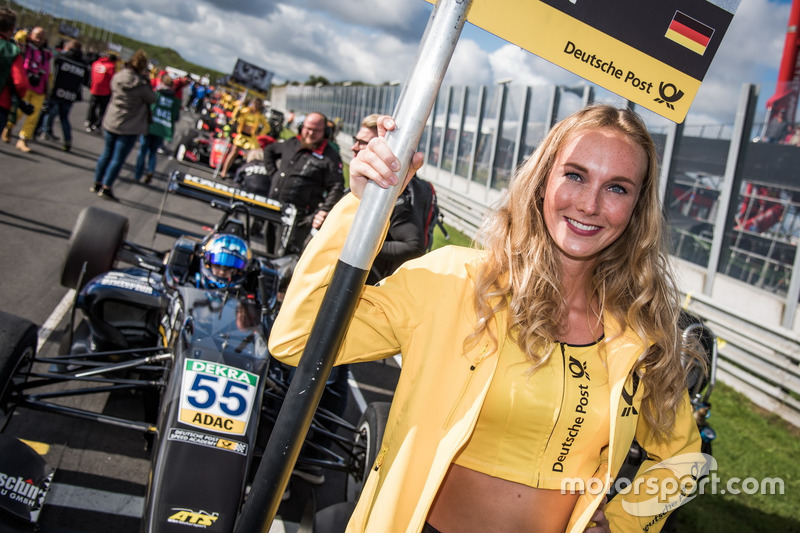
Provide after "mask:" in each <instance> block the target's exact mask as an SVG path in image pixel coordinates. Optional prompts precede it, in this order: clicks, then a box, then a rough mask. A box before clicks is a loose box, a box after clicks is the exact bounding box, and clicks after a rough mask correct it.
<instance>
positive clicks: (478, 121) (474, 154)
mask: <svg viewBox="0 0 800 533" xmlns="http://www.w3.org/2000/svg"><path fill="white" fill-rule="evenodd" d="M485 103H486V86H485V85H481V86H480V87H479V88H478V102H477V106H476V108H475V127H474V128H475V133H474V135H473V136H472V146H470V148H469V168H468V169H467V181H468V182H470V183H472V176H473V175H474V174H475V161H476V160H477V159H478V146H479V145H480V141H481V130H482V129H483V107H484V104H485Z"/></svg>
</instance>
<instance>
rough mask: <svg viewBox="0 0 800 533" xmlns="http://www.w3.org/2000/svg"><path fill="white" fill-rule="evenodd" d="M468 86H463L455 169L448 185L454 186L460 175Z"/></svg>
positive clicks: (455, 147)
mask: <svg viewBox="0 0 800 533" xmlns="http://www.w3.org/2000/svg"><path fill="white" fill-rule="evenodd" d="M468 90H469V89H467V86H466V85H465V86H463V87H462V88H461V106H460V107H459V110H458V129H457V130H456V138H455V141H454V142H455V146H454V147H453V171H452V172H451V173H450V180H449V181H448V183H447V184H448V185H449V186H450V187H452V186H453V182H454V181H455V179H456V178H455V177H456V176H457V175H458V155H459V151H460V150H461V136H462V135H463V133H464V120H465V117H466V116H467V91H468Z"/></svg>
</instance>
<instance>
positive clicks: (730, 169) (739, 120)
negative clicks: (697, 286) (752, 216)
mask: <svg viewBox="0 0 800 533" xmlns="http://www.w3.org/2000/svg"><path fill="white" fill-rule="evenodd" d="M757 99H758V89H757V88H756V86H755V85H750V84H744V85H742V90H741V92H740V93H739V104H738V105H737V106H736V120H735V121H734V124H733V136H732V137H731V145H730V148H728V160H727V162H726V163H725V176H724V177H723V180H722V190H721V191H720V195H719V198H718V199H717V217H716V220H715V221H714V238H713V239H712V241H711V251H710V253H709V257H708V267H707V268H706V280H705V285H704V287H703V294H705V295H708V296H711V291H712V289H713V288H714V277H715V276H716V275H717V270H718V269H719V263H720V256H721V255H722V240H723V239H724V238H725V230H726V227H725V224H726V223H727V221H728V220H733V217H730V218H729V216H730V211H731V197H732V196H733V193H734V190H736V191H737V192H738V190H739V189H738V187H737V183H738V182H739V181H740V180H737V179H736V178H737V176H738V175H739V169H740V167H741V164H742V159H743V156H744V152H745V150H746V149H747V143H748V142H749V141H750V131H751V129H752V125H753V114H754V112H755V105H756V103H755V102H756V100H757Z"/></svg>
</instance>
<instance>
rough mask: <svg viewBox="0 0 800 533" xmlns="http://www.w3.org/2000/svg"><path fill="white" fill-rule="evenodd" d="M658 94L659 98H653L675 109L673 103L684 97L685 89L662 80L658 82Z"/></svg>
mask: <svg viewBox="0 0 800 533" xmlns="http://www.w3.org/2000/svg"><path fill="white" fill-rule="evenodd" d="M658 95H659V98H653V100H655V101H656V102H658V103H659V104H664V105H665V106H667V107H668V108H670V109H672V110H674V109H675V106H674V105H672V104H673V103H675V102H677V101H678V100H680V99H681V98H683V91H681V90H679V89H678V88H677V87H675V84H673V83H664V82H663V81H662V82H661V83H659V84H658Z"/></svg>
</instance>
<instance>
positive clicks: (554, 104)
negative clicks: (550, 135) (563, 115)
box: [544, 85, 561, 135]
mask: <svg viewBox="0 0 800 533" xmlns="http://www.w3.org/2000/svg"><path fill="white" fill-rule="evenodd" d="M558 87H559V86H558V85H553V87H552V88H551V92H550V102H549V103H548V110H547V120H548V124H547V129H545V130H544V133H545V135H547V132H549V131H550V129H551V128H552V127H553V126H555V124H556V119H557V118H558V107H559V105H560V104H561V91H560V90H559V88H558Z"/></svg>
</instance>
